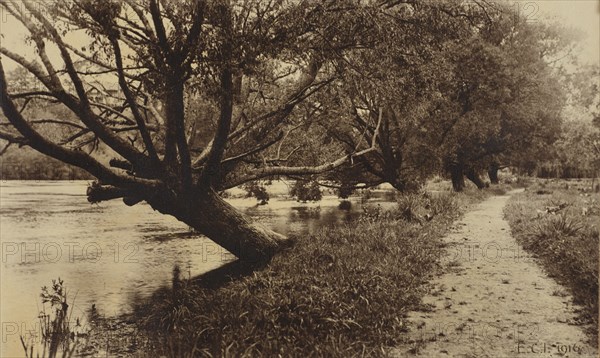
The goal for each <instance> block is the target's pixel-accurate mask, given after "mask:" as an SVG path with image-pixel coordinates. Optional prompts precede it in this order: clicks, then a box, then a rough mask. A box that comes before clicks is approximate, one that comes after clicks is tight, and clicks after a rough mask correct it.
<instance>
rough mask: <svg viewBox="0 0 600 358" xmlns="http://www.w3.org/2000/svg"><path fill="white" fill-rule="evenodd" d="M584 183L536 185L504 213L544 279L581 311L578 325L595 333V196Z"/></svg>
mask: <svg viewBox="0 0 600 358" xmlns="http://www.w3.org/2000/svg"><path fill="white" fill-rule="evenodd" d="M590 187H591V186H590V185H589V181H588V183H586V182H584V181H565V180H550V181H539V182H538V183H537V184H536V185H534V186H533V187H531V188H529V189H528V190H526V191H525V192H523V193H522V194H519V195H515V196H513V197H512V198H511V199H510V201H509V203H508V205H507V207H506V208H505V216H506V218H507V219H508V221H509V223H510V226H511V230H512V233H513V235H514V236H515V238H516V239H517V241H519V243H520V244H521V245H522V246H523V247H524V248H525V250H527V251H529V252H531V253H533V254H534V256H536V257H538V258H539V259H540V261H541V264H542V265H543V267H544V268H545V270H546V271H547V272H548V274H549V275H550V276H552V277H554V278H556V279H557V281H559V282H560V283H561V284H563V285H564V286H566V287H567V288H568V289H569V290H570V293H571V294H572V295H573V297H574V300H575V302H576V303H578V304H580V305H582V306H583V307H584V310H582V311H581V312H580V314H579V318H578V319H579V322H580V323H583V324H589V325H590V326H591V327H592V328H591V329H590V330H589V332H588V333H589V337H590V340H591V341H592V343H593V344H597V342H598V341H597V332H598V236H599V235H598V227H599V225H600V194H598V193H594V192H591V191H586V190H585V188H590Z"/></svg>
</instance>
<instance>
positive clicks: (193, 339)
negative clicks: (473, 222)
mask: <svg viewBox="0 0 600 358" xmlns="http://www.w3.org/2000/svg"><path fill="white" fill-rule="evenodd" d="M487 195H488V193H487V192H481V191H468V192H467V193H463V194H458V195H457V194H451V193H442V194H436V195H432V196H428V195H411V196H404V197H402V198H401V199H400V200H399V205H398V208H397V209H396V210H393V211H389V212H383V211H381V210H378V209H374V210H369V211H368V212H365V213H364V215H362V217H361V218H360V220H359V221H358V222H356V223H352V224H350V225H345V226H339V227H335V228H330V229H324V230H322V231H321V232H319V233H318V234H317V235H314V236H310V237H304V238H298V239H297V242H296V244H295V246H294V247H293V248H292V249H290V250H288V251H285V252H283V253H281V254H279V255H277V256H276V257H275V258H274V259H273V261H272V262H271V263H270V264H269V266H268V267H267V268H265V269H263V270H260V271H257V272H254V273H252V274H251V275H250V276H247V277H244V278H242V279H239V280H236V281H233V282H230V283H228V284H226V285H225V286H222V287H220V288H218V289H204V288H199V287H197V286H196V285H194V283H193V282H192V281H186V280H181V279H179V277H178V276H179V275H178V272H177V270H175V272H174V280H173V287H172V288H169V289H165V290H162V291H160V292H157V293H156V294H155V295H154V297H152V298H151V299H150V300H148V301H147V302H145V303H144V304H142V305H140V307H138V308H137V310H136V315H137V318H136V321H137V322H138V324H139V326H140V328H141V330H142V332H144V335H146V337H148V338H149V339H148V340H146V341H147V342H152V343H151V344H147V345H146V346H145V347H143V348H141V350H143V351H144V352H145V353H144V354H150V355H155V356H157V355H158V356H159V355H166V356H278V355H281V356H344V357H345V356H356V355H369V356H371V355H384V352H385V348H386V347H390V346H393V345H394V344H395V343H396V342H397V341H398V340H399V339H401V338H402V336H403V332H404V331H405V330H406V326H405V315H406V313H407V312H408V311H410V310H414V309H416V308H418V306H419V303H420V299H421V296H422V295H423V294H424V291H425V290H426V286H425V285H424V283H425V282H427V281H428V280H429V279H430V278H431V277H432V275H434V274H436V273H437V272H438V270H439V264H438V262H439V259H440V257H441V255H442V254H443V249H442V245H441V240H440V238H441V237H442V236H443V234H444V233H445V232H446V231H447V229H448V228H449V226H450V224H451V222H452V221H453V220H455V219H456V218H457V217H458V216H459V215H460V213H461V212H462V211H463V210H464V208H466V207H467V206H468V205H469V204H472V203H474V202H478V201H480V200H482V199H483V198H484V197H485V196H487Z"/></svg>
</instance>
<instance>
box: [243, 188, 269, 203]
mask: <svg viewBox="0 0 600 358" xmlns="http://www.w3.org/2000/svg"><path fill="white" fill-rule="evenodd" d="M243 189H244V190H245V191H246V197H247V198H251V197H255V198H256V200H258V202H259V204H260V205H265V204H267V203H268V202H269V193H268V192H267V189H266V188H265V187H264V186H263V185H260V184H259V183H257V182H250V183H246V184H244V186H243Z"/></svg>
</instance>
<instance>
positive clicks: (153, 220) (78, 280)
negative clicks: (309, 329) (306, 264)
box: [0, 181, 389, 357]
mask: <svg viewBox="0 0 600 358" xmlns="http://www.w3.org/2000/svg"><path fill="white" fill-rule="evenodd" d="M87 185H88V182H86V181H54V182H53V181H4V182H2V183H0V242H1V246H2V247H1V250H2V251H1V256H2V258H1V259H2V263H1V266H0V267H1V273H0V279H1V282H0V289H1V291H0V316H1V317H0V321H1V323H2V337H1V342H0V345H1V346H2V349H1V350H0V356H1V357H9V356H14V355H15V354H16V355H23V353H22V352H23V351H22V348H21V343H20V341H19V336H20V335H25V336H27V334H28V332H29V331H35V330H37V329H39V327H38V320H37V314H38V312H40V310H41V308H42V307H41V300H40V293H41V287H42V286H50V284H51V282H52V280H53V279H56V278H58V277H60V278H61V279H63V280H64V282H65V286H66V287H67V290H68V300H69V303H70V306H71V308H73V315H74V316H75V317H85V316H86V312H87V310H88V309H89V307H91V305H92V304H95V306H96V308H97V309H98V310H99V312H100V313H102V314H105V315H107V316H111V315H118V314H120V313H124V312H126V311H128V310H129V309H130V308H131V303H132V302H134V301H135V300H136V299H137V298H138V297H143V296H147V295H149V294H151V293H152V292H154V291H155V290H156V289H157V288H159V287H161V286H164V285H166V284H169V282H170V278H171V274H172V270H173V267H174V265H176V264H177V265H179V267H180V268H181V271H182V274H183V275H184V276H191V277H194V276H196V275H199V274H201V273H203V272H206V271H209V270H211V269H214V268H217V267H219V266H220V265H222V264H224V263H226V262H229V261H231V260H232V259H233V257H232V256H231V255H230V254H229V253H228V252H226V251H225V250H223V249H221V248H220V247H218V246H217V245H215V244H214V243H212V242H211V241H210V240H208V239H206V238H205V237H203V236H201V235H198V234H196V233H193V232H192V231H190V229H189V228H188V227H187V226H186V225H185V224H183V223H181V222H179V221H177V220H176V219H175V218H173V217H171V216H167V215H162V214H160V213H158V212H155V211H153V210H152V208H150V207H149V206H148V205H146V204H144V203H141V204H138V205H136V206H133V207H127V206H126V205H124V204H123V203H122V202H121V201H120V200H113V201H109V202H103V203H100V204H89V203H88V202H87V200H86V196H85V191H86V187H87ZM268 189H269V191H272V192H273V193H274V197H272V198H271V200H270V202H269V204H268V205H263V206H257V205H256V200H255V199H252V198H249V199H246V198H241V197H240V196H241V195H240V194H241V192H240V191H235V190H234V191H232V193H231V194H232V195H233V198H232V199H228V201H229V202H230V203H231V204H232V205H234V206H235V207H237V208H238V209H240V210H242V211H244V212H246V213H247V214H249V215H250V216H252V217H253V218H255V219H256V220H257V221H260V222H262V223H264V224H265V225H267V226H269V227H271V228H272V229H274V230H276V231H278V232H281V233H285V234H292V233H293V234H299V235H304V234H311V233H314V232H315V231H316V230H318V229H319V228H321V227H323V226H326V225H332V224H335V223H341V222H345V221H346V222H347V221H350V220H352V218H353V217H356V215H357V214H358V213H360V212H362V209H363V206H365V205H377V204H378V203H379V204H382V205H386V204H389V203H388V202H387V201H386V200H385V198H383V197H381V195H379V197H377V196H376V197H375V198H374V199H370V200H369V201H368V202H364V200H361V199H360V198H358V197H357V198H352V199H351V202H352V207H351V209H350V210H342V209H339V208H338V205H339V202H340V201H339V200H338V199H337V198H335V197H334V196H332V195H329V196H325V197H324V198H323V200H322V201H321V202H319V203H309V204H305V203H297V202H295V201H294V200H290V199H289V198H288V197H287V196H286V195H285V192H287V188H286V186H285V183H282V182H276V183H275V184H274V185H273V187H272V188H270V187H268ZM272 196H273V194H272Z"/></svg>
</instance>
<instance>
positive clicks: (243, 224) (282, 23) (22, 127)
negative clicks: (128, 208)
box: [0, 0, 377, 262]
mask: <svg viewBox="0 0 600 358" xmlns="http://www.w3.org/2000/svg"><path fill="white" fill-rule="evenodd" d="M1 5H2V8H3V10H4V11H5V13H7V14H8V15H9V16H11V17H12V18H14V19H16V20H17V21H18V22H19V23H20V24H22V27H23V28H24V29H25V30H26V31H27V36H28V39H27V40H28V41H27V42H26V43H30V44H31V46H32V47H34V49H35V51H31V52H29V53H22V52H21V53H20V52H19V49H11V48H7V47H0V54H1V55H2V57H1V61H0V95H1V97H0V105H1V107H2V110H3V113H4V116H5V118H4V119H2V121H3V123H4V124H6V125H3V126H2V128H5V129H2V130H1V131H0V138H1V139H3V140H5V141H9V142H14V143H18V144H20V145H26V146H30V147H31V148H33V149H35V150H37V151H39V152H41V153H43V154H45V155H48V156H50V157H53V158H56V159H58V160H60V161H63V162H65V163H68V164H71V165H74V166H77V167H80V168H83V169H84V170H86V171H87V172H89V173H90V174H92V175H93V176H94V177H96V178H97V180H96V181H95V182H94V183H93V184H92V185H91V186H90V187H89V188H88V191H87V195H88V200H89V201H91V202H100V201H103V200H111V199H117V198H122V200H123V202H124V203H125V204H127V205H135V204H137V203H139V202H141V201H146V202H147V203H148V204H149V205H150V206H151V207H152V208H153V209H155V210H157V211H159V212H161V213H163V214H169V215H173V216H174V217H176V218H177V219H179V220H181V221H183V222H185V223H186V224H188V225H189V226H191V227H193V228H195V229H196V230H197V231H198V232H200V233H202V234H204V235H206V236H207V237H209V238H210V239H212V240H214V241H215V242H216V243H218V244H219V245H221V246H222V247H224V248H225V249H227V250H228V251H230V252H231V253H232V254H234V255H236V256H237V257H238V258H240V259H241V260H244V261H249V262H257V261H261V262H263V261H265V260H268V259H269V258H270V257H271V256H272V255H273V254H274V253H275V252H276V251H277V250H278V249H279V248H280V247H281V245H282V244H283V243H284V242H285V237H284V236H283V235H281V234H278V233H275V232H273V231H271V230H269V229H267V228H265V227H263V226H261V225H258V224H255V223H253V222H252V221H251V220H250V219H249V218H248V217H246V216H245V215H243V214H242V213H240V212H238V211H237V210H235V209H234V208H233V207H232V206H230V205H229V204H227V203H226V202H225V201H224V200H222V199H221V197H220V196H219V195H218V191H219V190H223V189H226V188H230V187H233V186H236V185H240V184H243V183H245V182H248V181H252V180H257V179H261V178H267V177H273V176H286V175H290V176H302V175H313V174H318V173H323V172H326V171H329V170H332V169H334V168H336V167H339V166H341V165H342V164H344V163H345V162H347V161H349V160H351V159H352V158H356V157H360V156H362V155H365V154H368V153H369V152H371V151H372V150H373V143H374V142H375V140H376V136H377V132H375V133H373V136H372V137H373V138H372V140H371V141H367V142H363V143H362V144H360V145H357V147H356V148H355V150H354V151H353V152H351V153H346V152H344V151H343V150H342V148H339V152H337V153H338V154H337V155H338V156H337V157H335V156H334V155H335V153H336V151H335V148H333V150H332V148H331V147H329V148H328V153H327V155H326V156H324V158H328V160H327V161H324V162H322V163H314V165H309V166H307V165H284V164H286V162H285V160H284V159H289V158H290V157H293V155H294V147H293V146H292V144H293V143H289V141H287V142H286V141H284V139H285V137H286V133H289V131H290V130H292V128H294V127H295V126H297V125H298V121H302V120H303V119H304V118H306V116H302V115H297V112H298V111H297V107H298V106H299V105H300V104H302V103H304V102H305V101H307V99H309V98H314V97H315V96H318V94H319V93H320V91H322V90H323V89H324V88H327V86H329V85H331V83H332V82H333V80H334V78H335V77H336V76H338V75H339V73H338V72H337V71H336V70H332V67H331V66H332V65H331V64H332V59H333V58H341V57H343V56H344V53H345V51H348V50H350V49H353V48H356V47H365V44H364V43H362V40H361V38H362V37H361V36H362V34H364V33H366V32H368V30H369V28H370V27H372V26H373V24H372V20H370V19H373V18H375V17H373V16H370V14H371V13H372V12H375V11H377V7H371V6H370V5H365V4H364V3H362V2H360V1H341V2H340V1H338V2H326V3H322V2H321V1H268V2H267V1H259V0H244V1H242V0H240V1H234V0H231V1H229V0H214V1H203V0H182V1H159V0H149V1H137V0H123V1H104V2H96V1H92V0H70V1H65V2H37V1H36V2H34V1H2V2H1ZM32 53H35V56H32V55H31V54H32ZM7 60H10V61H13V62H15V63H16V64H18V65H19V66H20V67H22V68H24V69H26V70H27V71H28V72H30V73H31V74H33V75H34V76H35V78H36V81H37V83H38V84H39V86H36V87H38V88H34V89H32V90H25V91H18V90H17V91H15V90H14V89H12V88H11V83H7V79H6V77H7V76H6V75H5V70H4V68H5V63H6V61H7ZM111 83H112V84H115V87H114V88H113V87H111V86H110V84H111ZM116 84H118V85H116ZM45 101H46V102H50V103H59V104H61V105H63V106H64V107H65V108H66V109H68V112H69V115H65V116H64V117H61V118H43V119H40V118H32V117H31V116H29V112H28V110H27V107H28V104H29V103H32V102H38V103H40V102H41V103H43V102H45ZM374 120H375V121H376V120H377V118H375V119H374ZM49 124H52V125H53V126H57V125H58V126H61V127H62V128H64V129H65V132H66V133H65V135H64V136H62V137H61V138H54V137H51V136H48V135H45V134H44V133H47V132H48V131H47V130H44V126H47V125H49ZM61 133H62V132H61ZM274 146H277V150H276V151H273V150H272V148H273V147H274ZM98 147H101V148H104V152H105V153H110V154H111V156H112V157H111V158H106V157H104V156H101V155H98V153H97V152H96V151H94V149H95V148H98ZM270 149H271V151H269V150H270ZM265 153H268V154H269V155H270V154H271V153H275V155H274V156H272V157H271V156H267V155H266V154H265ZM296 163H301V161H298V160H296Z"/></svg>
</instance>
